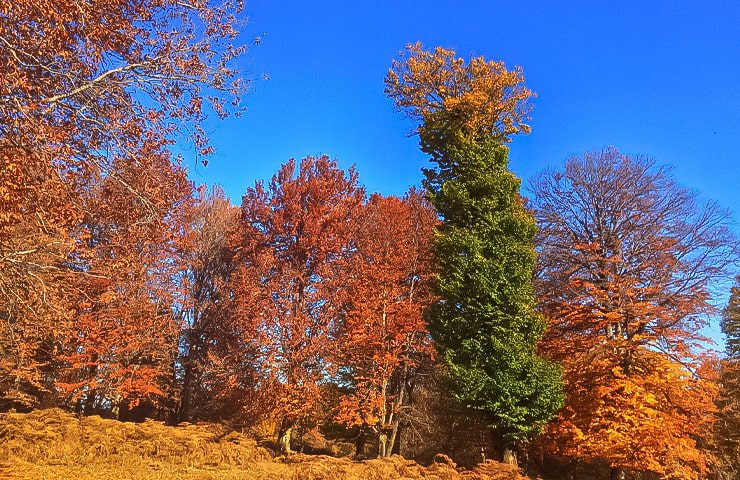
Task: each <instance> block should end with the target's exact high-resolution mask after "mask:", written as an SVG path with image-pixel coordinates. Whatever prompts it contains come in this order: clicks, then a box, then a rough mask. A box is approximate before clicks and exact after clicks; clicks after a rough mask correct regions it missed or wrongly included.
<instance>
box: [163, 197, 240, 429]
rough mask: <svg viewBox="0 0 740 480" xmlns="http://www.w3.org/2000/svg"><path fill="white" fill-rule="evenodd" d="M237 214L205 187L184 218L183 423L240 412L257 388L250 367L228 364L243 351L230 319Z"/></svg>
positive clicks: (180, 306)
mask: <svg viewBox="0 0 740 480" xmlns="http://www.w3.org/2000/svg"><path fill="white" fill-rule="evenodd" d="M238 214H239V208H238V207H236V206H234V205H232V204H231V203H230V201H229V199H228V198H227V197H226V195H225V193H224V191H223V190H222V189H221V188H220V187H214V188H213V189H212V190H211V191H210V192H208V193H207V192H206V191H205V188H204V187H202V188H201V189H200V190H199V192H198V195H197V197H196V198H195V200H194V201H193V202H191V203H190V204H189V206H188V210H187V213H186V215H185V222H184V223H185V229H184V232H183V241H182V247H181V254H182V270H181V274H180V277H179V278H178V279H177V282H178V285H179V286H180V288H181V289H182V290H181V291H182V297H181V298H180V299H179V304H178V312H179V315H180V322H181V329H182V331H181V337H180V360H179V366H180V369H179V370H180V371H179V372H178V373H179V377H180V379H181V382H182V383H181V386H180V390H179V393H180V394H179V396H178V398H177V399H176V400H177V408H176V416H177V421H180V422H183V421H194V420H203V419H209V420H215V419H221V418H224V417H229V416H232V415H234V414H238V413H239V409H240V406H241V405H243V403H244V402H245V401H249V395H248V392H249V391H251V389H252V387H253V382H252V379H253V377H252V376H251V374H250V369H248V368H241V366H239V368H237V366H236V365H230V363H229V360H228V359H230V358H233V356H232V353H233V352H236V351H239V350H240V349H241V345H240V343H239V338H238V335H237V334H236V332H235V331H234V330H233V329H232V328H231V323H230V322H229V316H228V309H229V302H230V291H229V288H228V282H229V277H230V275H231V271H232V269H233V262H232V257H233V252H232V250H231V249H230V248H229V244H228V242H229V232H230V231H231V230H232V229H233V228H234V227H235V224H236V220H237V216H238ZM230 366H231V367H233V368H228V367H230ZM240 373H242V374H246V376H243V375H240Z"/></svg>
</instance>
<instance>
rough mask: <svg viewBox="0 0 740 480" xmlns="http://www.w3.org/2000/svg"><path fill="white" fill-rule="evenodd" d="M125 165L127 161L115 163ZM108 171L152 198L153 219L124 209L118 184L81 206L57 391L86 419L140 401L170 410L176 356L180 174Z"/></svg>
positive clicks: (162, 165)
mask: <svg viewBox="0 0 740 480" xmlns="http://www.w3.org/2000/svg"><path fill="white" fill-rule="evenodd" d="M121 162H122V163H123V162H125V160H121ZM114 168H115V171H116V172H117V175H118V176H119V178H120V179H122V180H123V181H124V182H125V183H126V184H127V185H129V186H131V188H133V189H135V190H136V191H137V192H140V193H141V194H142V195H145V196H146V197H147V198H150V199H151V200H150V203H151V206H152V209H151V210H149V209H147V208H140V207H142V206H141V205H140V204H137V203H135V202H132V199H131V198H130V197H129V195H128V190H127V189H126V188H125V187H124V186H123V185H122V183H121V182H119V181H117V180H115V179H112V178H106V179H104V180H103V181H102V182H101V183H100V184H99V185H98V186H97V188H96V189H95V190H94V191H91V192H90V195H89V196H88V197H87V199H86V200H87V202H89V203H87V204H86V205H85V208H84V211H85V212H89V213H86V214H85V216H84V217H83V219H82V222H81V223H80V225H79V227H78V228H77V230H76V231H75V238H77V239H78V241H79V242H84V247H83V248H80V249H78V250H77V252H76V253H77V254H76V255H75V256H74V257H73V259H74V262H72V261H70V266H69V268H70V269H71V270H72V271H73V272H80V275H77V277H76V282H75V284H74V285H73V286H74V288H75V289H76V291H77V292H79V293H78V297H77V298H76V299H75V300H74V305H75V306H76V309H75V312H74V316H73V319H72V322H71V325H70V330H69V331H68V332H67V335H66V339H65V341H64V342H63V343H62V344H61V345H62V346H61V348H60V356H59V360H62V361H63V362H64V364H62V365H60V368H61V373H62V374H61V375H60V378H59V380H58V382H57V386H58V387H59V388H60V389H61V390H62V393H63V394H64V396H65V397H66V398H68V399H70V400H72V401H78V400H83V397H84V407H83V406H82V405H80V407H79V408H80V409H83V408H84V411H85V412H86V413H91V412H93V411H98V410H99V409H101V408H105V409H108V408H110V409H113V410H114V411H119V413H120V414H121V415H122V418H125V415H126V414H127V412H128V410H129V409H131V408H133V407H135V406H137V405H139V403H140V402H141V401H142V400H145V401H146V402H147V403H148V406H157V407H161V408H163V409H168V410H170V409H171V408H172V405H171V404H170V403H169V400H170V399H171V398H173V396H174V394H175V393H176V392H175V390H174V385H173V378H172V366H173V364H174V362H175V359H176V358H177V354H178V335H179V324H178V322H177V321H176V318H175V314H174V310H175V303H176V301H177V300H178V292H177V289H176V284H175V282H174V280H175V276H176V274H177V270H178V268H179V263H180V262H179V254H178V250H179V248H180V246H179V243H180V241H181V239H180V238H179V237H180V235H179V234H178V232H179V231H180V229H181V222H182V219H183V217H182V215H183V213H184V212H183V208H184V207H185V206H186V205H187V204H188V203H189V201H190V199H191V184H190V182H189V181H188V180H187V178H186V176H185V172H184V170H183V169H182V168H181V167H179V166H177V165H174V164H173V163H172V162H171V161H170V158H169V156H168V155H167V154H166V153H162V154H161V155H154V154H152V155H149V156H148V157H146V158H140V159H137V160H136V161H135V162H133V161H132V162H131V163H130V164H123V165H116V166H115V167H114Z"/></svg>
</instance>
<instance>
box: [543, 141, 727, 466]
mask: <svg viewBox="0 0 740 480" xmlns="http://www.w3.org/2000/svg"><path fill="white" fill-rule="evenodd" d="M531 190H532V193H533V196H534V199H533V207H534V208H535V210H536V217H537V220H538V223H539V226H540V235H539V239H538V245H539V260H540V269H539V277H538V289H539V294H540V300H541V303H542V308H543V310H544V312H545V313H546V315H547V317H548V319H549V321H550V328H549V329H548V333H547V335H546V337H545V340H544V342H543V349H544V350H545V351H546V352H548V353H549V354H551V355H553V356H554V357H555V358H557V359H558V360H560V361H562V362H563V365H564V367H565V380H566V391H567V400H566V406H565V409H564V410H563V412H562V413H561V415H560V418H559V419H558V420H557V421H555V422H553V424H552V427H551V429H550V432H549V435H548V436H549V438H550V439H552V443H553V445H554V449H555V451H556V452H558V453H560V454H564V455H568V456H573V457H576V458H581V459H587V460H593V459H597V458H599V459H605V460H607V461H608V462H609V464H610V465H612V467H613V468H612V477H613V478H623V477H624V475H625V473H624V472H625V470H645V471H651V472H654V473H657V474H659V475H661V476H663V477H664V478H686V479H698V478H704V475H705V473H706V471H707V466H708V461H707V458H705V455H704V454H703V452H702V451H701V450H700V449H699V446H698V441H699V440H700V438H701V436H702V434H703V432H706V431H709V430H710V427H711V421H712V416H713V413H714V412H713V409H714V398H715V396H716V385H715V383H714V382H713V381H712V380H713V379H712V375H711V369H709V368H707V367H706V366H705V364H707V361H708V359H707V358H706V356H705V355H704V353H703V352H705V350H704V349H703V348H702V344H703V342H705V341H706V339H705V338H703V337H702V335H701V333H700V329H701V328H702V327H703V326H704V325H706V324H707V322H708V318H709V317H708V315H710V314H712V313H714V312H715V311H716V309H715V307H714V306H713V303H712V295H711V287H712V284H713V283H714V282H716V281H719V280H721V279H722V278H726V275H727V273H728V267H730V266H731V265H732V264H733V263H734V262H735V261H736V258H737V243H736V240H735V239H734V237H733V236H732V235H731V234H730V232H729V230H728V222H729V220H730V217H729V213H728V212H727V211H725V210H723V209H721V208H719V207H718V206H717V204H716V203H714V202H706V203H702V202H700V201H699V200H698V198H697V195H696V194H695V193H693V192H690V191H688V190H686V189H684V188H682V187H680V186H679V185H677V184H676V182H675V181H674V180H673V179H672V178H671V176H670V173H669V171H668V170H667V169H666V168H661V167H657V166H655V164H654V162H653V161H652V160H649V159H647V158H644V157H633V156H627V155H623V154H621V153H620V152H619V151H617V150H616V149H614V148H606V149H603V150H600V151H593V152H588V153H586V154H584V155H582V156H580V157H573V158H571V159H569V160H568V161H567V162H566V164H565V167H564V168H563V169H561V170H556V171H549V172H546V173H544V174H542V175H541V176H539V177H538V178H537V179H536V180H534V181H533V183H532V186H531ZM707 365H708V364H707ZM637 452H639V453H637Z"/></svg>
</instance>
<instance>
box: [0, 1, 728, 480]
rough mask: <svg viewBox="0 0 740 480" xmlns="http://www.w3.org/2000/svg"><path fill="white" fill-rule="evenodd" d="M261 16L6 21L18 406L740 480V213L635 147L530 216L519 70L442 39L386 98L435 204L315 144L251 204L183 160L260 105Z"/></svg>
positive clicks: (206, 12) (601, 160)
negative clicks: (733, 219) (734, 281)
mask: <svg viewBox="0 0 740 480" xmlns="http://www.w3.org/2000/svg"><path fill="white" fill-rule="evenodd" d="M240 11H241V4H240V2H232V1H231V0H224V1H194V2H181V1H176V0H140V1H133V0H88V1H82V2H80V1H72V0H58V1H57V0H55V1H45V0H42V1H35V2H33V1H29V0H17V1H14V2H3V3H2V5H0V71H1V72H2V80H3V81H2V82H0V411H10V410H12V409H15V410H21V411H32V410H37V409H40V408H43V407H49V406H53V407H61V408H63V409H66V410H68V411H74V412H76V413H78V414H79V415H81V416H84V415H92V414H100V415H103V416H107V417H115V418H118V419H120V420H143V419H144V418H157V419H161V420H166V421H168V422H171V423H181V422H198V421H218V422H225V423H229V424H231V425H234V426H238V427H239V428H247V427H249V428H252V429H253V431H256V432H260V431H261V432H263V433H264V432H268V436H272V437H273V440H274V441H275V442H277V443H278V445H276V446H278V447H279V448H280V449H282V451H283V452H284V453H286V454H287V453H290V452H291V449H293V448H296V447H299V448H300V449H301V450H305V451H315V452H321V453H327V452H328V453H336V452H337V451H338V450H337V448H339V447H336V445H338V444H340V445H341V446H342V448H344V450H342V451H350V452H354V453H355V454H356V455H357V456H364V457H368V456H391V455H392V454H396V453H400V454H402V455H418V457H424V458H426V459H428V460H429V461H431V459H433V458H434V455H435V454H436V453H445V454H449V455H451V456H453V457H455V459H456V461H457V459H464V460H462V461H464V463H465V464H466V465H473V464H475V463H476V462H479V461H480V460H482V459H484V458H487V457H490V456H491V455H492V454H495V455H501V454H503V456H504V459H505V460H507V461H509V462H515V461H516V453H520V454H522V455H521V458H523V459H524V462H526V466H527V467H529V468H539V469H540V471H541V472H543V471H545V472H546V471H547V466H546V465H550V464H552V463H553V462H554V463H559V464H560V465H561V466H562V465H566V466H574V467H573V468H571V471H570V472H569V474H571V475H575V473H574V472H576V471H577V470H578V468H580V467H583V466H588V467H589V468H593V469H598V468H601V467H603V466H605V468H607V469H608V470H609V471H610V474H611V476H612V478H625V477H626V476H627V475H632V476H634V477H635V478H655V477H660V478H665V479H687V480H688V479H691V480H694V479H700V478H708V477H709V476H710V475H713V476H714V477H716V478H720V479H722V480H734V479H736V478H738V468H737V458H738V454H739V452H740V450H739V449H740V447H739V445H740V439H739V438H738V433H737V432H738V431H739V430H740V421H739V420H738V418H739V417H738V411H740V410H739V407H738V405H739V403H738V402H739V400H738V391H739V390H738V385H739V383H738V382H739V378H740V373H739V372H740V368H739V367H738V359H739V358H740V290H738V287H735V288H734V289H733V290H732V295H731V298H730V301H729V304H728V305H727V307H726V309H725V311H724V316H723V323H722V328H723V332H724V333H725V336H726V345H727V352H726V355H725V356H724V357H722V358H717V357H716V355H714V354H713V351H712V350H711V349H708V348H707V347H706V343H707V342H706V340H707V339H705V338H704V337H703V336H702V334H701V332H702V329H703V328H704V327H706V326H707V324H708V322H709V320H710V319H711V317H712V316H714V315H715V314H718V313H719V311H718V308H717V307H716V300H717V299H716V298H715V295H714V292H715V291H716V290H717V287H718V286H722V285H725V283H724V282H725V281H726V280H727V279H728V278H729V277H730V275H732V273H733V272H732V268H733V267H735V266H736V265H737V258H738V245H737V239H736V238H735V237H734V236H733V235H732V234H731V233H730V230H729V224H730V217H729V213H728V212H727V211H725V210H723V209H721V208H719V207H718V206H717V205H716V204H715V203H713V202H701V201H699V197H698V196H697V195H696V194H695V193H692V192H690V191H688V190H686V189H684V188H682V187H681V186H679V185H678V184H677V183H676V182H675V181H674V180H673V178H672V177H671V175H670V174H669V172H668V170H667V169H666V168H663V167H659V166H656V165H655V164H654V163H653V162H652V161H650V160H648V159H645V158H642V157H631V156H627V155H623V154H621V153H620V152H618V151H617V150H615V149H611V148H609V149H604V150H601V151H595V152H588V153H586V154H584V155H583V156H581V157H576V158H573V159H570V160H568V161H567V162H566V164H565V167H564V168H563V169H560V170H553V171H549V172H545V173H544V174H542V175H541V176H540V177H539V178H538V179H537V180H536V181H535V182H534V183H533V186H532V194H533V195H532V196H533V198H532V199H531V202H528V201H527V200H525V199H524V198H523V197H521V195H520V179H519V178H518V177H517V176H516V175H515V174H514V173H512V172H511V171H510V169H509V143H510V140H511V138H512V136H513V135H515V134H518V133H529V131H530V126H529V123H528V122H529V118H530V115H531V111H532V104H531V100H532V98H533V97H534V94H533V92H532V91H531V90H529V88H527V86H526V85H525V84H524V76H523V72H522V70H521V69H519V68H514V69H507V68H506V67H505V65H504V64H503V63H502V62H496V61H490V60H486V59H484V58H483V57H474V58H471V59H469V60H465V59H462V58H459V57H458V56H456V54H455V52H454V51H453V50H450V49H444V48H436V49H434V50H432V51H427V50H425V49H424V48H423V47H422V46H421V44H415V45H411V46H409V47H408V49H407V51H406V53H405V54H403V55H402V56H401V57H400V58H399V59H397V60H396V61H394V62H393V65H392V68H391V69H390V71H389V73H388V76H387V78H386V93H387V94H388V95H389V97H390V98H391V99H392V100H393V101H394V102H395V105H396V106H397V107H398V108H399V109H401V110H403V111H404V112H406V113H407V114H409V115H410V116H411V117H412V118H413V119H414V120H415V121H416V122H417V125H418V128H417V133H418V136H419V140H420V145H421V150H422V151H423V152H424V153H425V154H426V155H428V156H429V158H430V162H431V167H430V168H427V169H425V170H424V179H423V180H422V182H421V183H422V185H423V187H424V190H419V189H416V188H411V189H409V191H408V193H407V194H406V195H404V196H383V195H381V194H377V193H376V194H372V195H367V194H366V192H365V189H364V187H363V186H362V184H361V183H360V178H359V174H358V173H357V171H356V170H355V169H354V168H350V169H342V168H340V166H339V164H338V162H337V161H336V160H332V159H330V158H329V157H326V156H319V157H311V156H309V157H306V158H304V159H302V160H300V161H296V160H294V159H291V160H288V161H287V162H286V163H285V164H284V165H283V166H281V167H280V169H279V170H278V172H276V173H275V175H274V176H273V177H272V179H271V180H270V181H269V182H262V181H258V182H256V183H255V184H254V186H252V187H250V188H248V189H246V193H245V195H244V196H243V197H242V199H241V203H240V205H239V206H236V205H233V204H232V202H231V200H230V199H229V198H227V197H226V195H225V194H224V192H223V191H222V190H220V189H219V188H218V187H214V188H212V189H211V190H210V191H209V189H208V188H207V187H204V186H202V187H196V186H195V185H194V184H193V183H192V182H191V181H190V180H188V177H187V169H186V164H185V162H183V161H182V160H181V159H180V158H179V157H178V156H176V155H174V154H173V151H174V150H175V146H177V147H178V148H177V150H179V151H184V152H187V151H190V152H192V153H193V159H192V162H191V163H194V164H195V165H201V164H202V165H206V164H207V158H208V155H209V154H211V153H212V148H211V147H210V145H209V139H208V135H206V133H205V131H204V127H203V125H204V122H206V120H207V118H208V116H209V115H215V116H217V117H225V116H227V115H229V114H232V113H233V114H238V113H239V112H240V107H239V98H240V96H241V94H242V93H244V91H245V86H246V83H247V82H245V80H244V77H243V74H242V72H240V71H238V70H237V69H236V68H235V66H234V65H235V64H234V61H235V60H238V58H239V57H240V56H242V55H243V54H244V53H245V52H246V50H247V45H246V44H245V43H244V42H243V41H242V40H240V31H239V27H240V26H241V24H242V23H243V19H242V18H243V17H242V16H241V14H240ZM181 147H191V148H190V149H188V148H181ZM196 162H197V163H196ZM8 418H11V417H8ZM65 418H67V417H65ZM68 419H71V417H69V418H68ZM65 421H66V420H65ZM70 421H72V420H70ZM96 421H97V420H96ZM111 424H112V423H111ZM162 428H164V427H162ZM543 431H544V432H545V435H543V436H542V437H540V438H537V437H538V434H539V433H540V432H543ZM24 441H25V440H24ZM332 442H337V443H332ZM348 444H350V445H351V447H350V448H349V449H348V450H347V449H346V448H345V447H346V445H348ZM335 447H336V448H335ZM227 450H228V448H227ZM430 450H431V452H430ZM440 451H441V452H440ZM420 452H421V453H420ZM535 454H536V455H535ZM443 459H444V458H443ZM397 460H398V459H396V460H386V461H378V463H377V464H378V465H380V464H383V465H391V464H394V465H395V464H399V465H400V464H401V463H399V462H400V461H397ZM384 462H385V463H384ZM394 462H395V463H394ZM524 462H523V463H524ZM548 462H550V463H548ZM414 468H416V469H417V470H418V471H419V472H421V473H419V474H420V475H421V474H422V473H424V472H425V471H422V470H419V469H418V468H417V467H414ZM447 470H450V471H451V470H452V469H447ZM593 471H596V470H593ZM506 472H508V473H511V474H512V475H516V474H515V473H514V469H513V468H511V469H508V468H507V469H506ZM454 475H457V473H455V474H454ZM596 476H598V475H592V476H591V477H589V478H594V477H596Z"/></svg>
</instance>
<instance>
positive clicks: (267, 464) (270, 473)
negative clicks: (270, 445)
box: [0, 409, 527, 480]
mask: <svg viewBox="0 0 740 480" xmlns="http://www.w3.org/2000/svg"><path fill="white" fill-rule="evenodd" d="M0 478H7V479H44V480H46V479H58V480H72V479H74V480H84V479H95V480H134V479H136V480H155V479H156V480H160V479H161V480H164V479H168V480H170V479H178V480H179V479H182V480H227V479H234V480H236V479H239V480H273V479H274V480H278V479H280V480H282V479H287V480H329V479H338V480H386V479H429V480H527V479H526V477H523V476H521V474H520V473H519V471H518V470H517V469H516V468H514V467H512V466H509V465H503V464H500V463H497V462H493V461H489V462H486V463H484V464H481V465H479V466H478V467H476V468H475V469H474V470H463V469H460V468H458V467H456V466H455V464H454V463H452V462H451V461H450V460H449V459H448V458H447V457H444V456H438V457H437V459H436V461H435V462H434V463H433V464H431V465H430V466H428V467H425V466H422V465H419V464H417V463H415V462H413V461H410V460H406V459H404V458H402V457H398V456H394V457H392V458H386V459H375V460H366V461H361V462H356V461H352V460H349V459H346V458H334V457H329V456H311V455H300V454H296V455H292V456H290V457H283V456H277V455H275V454H274V452H272V451H271V450H269V449H267V448H264V447H261V446H259V445H258V444H257V442H256V441H255V440H254V439H252V438H250V437H249V436H246V435H243V434H241V433H239V432H234V431H229V430H228V429H226V428H225V427H223V426H220V425H214V424H203V425H200V424H199V425H184V426H177V427H169V426H165V425H163V424H162V423H159V422H153V421H146V422H144V423H125V422H119V421H116V420H107V419H103V418H100V417H98V416H91V417H81V418H78V417H77V416H75V415H72V414H69V413H66V412H64V411H62V410H60V409H49V410H38V411H35V412H32V413H28V414H21V413H5V414H1V415H0Z"/></svg>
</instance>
